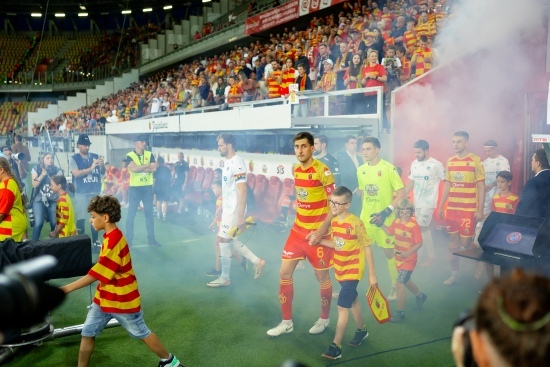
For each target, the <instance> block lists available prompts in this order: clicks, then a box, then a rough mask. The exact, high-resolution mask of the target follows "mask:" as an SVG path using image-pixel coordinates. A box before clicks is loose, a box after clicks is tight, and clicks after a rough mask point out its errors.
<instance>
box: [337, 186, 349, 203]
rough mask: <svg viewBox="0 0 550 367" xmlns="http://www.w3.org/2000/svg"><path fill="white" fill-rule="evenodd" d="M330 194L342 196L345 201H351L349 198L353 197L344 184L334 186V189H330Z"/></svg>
mask: <svg viewBox="0 0 550 367" xmlns="http://www.w3.org/2000/svg"><path fill="white" fill-rule="evenodd" d="M332 196H343V197H344V198H345V199H344V200H346V203H351V199H352V198H353V194H352V193H351V190H350V189H348V188H347V187H345V186H338V187H337V188H335V189H334V191H332Z"/></svg>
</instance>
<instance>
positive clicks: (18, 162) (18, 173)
mask: <svg viewBox="0 0 550 367" xmlns="http://www.w3.org/2000/svg"><path fill="white" fill-rule="evenodd" d="M2 153H4V155H5V156H6V159H7V160H8V162H9V164H10V166H11V171H12V172H13V175H14V177H15V179H16V180H17V181H18V184H19V186H21V187H22V188H23V190H22V192H21V193H25V181H24V180H25V178H27V170H26V169H25V165H24V163H23V160H24V157H25V154H24V153H18V154H13V153H12V150H11V148H10V147H9V146H7V145H6V146H3V147H2Z"/></svg>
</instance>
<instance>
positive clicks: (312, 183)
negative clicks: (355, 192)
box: [292, 159, 334, 236]
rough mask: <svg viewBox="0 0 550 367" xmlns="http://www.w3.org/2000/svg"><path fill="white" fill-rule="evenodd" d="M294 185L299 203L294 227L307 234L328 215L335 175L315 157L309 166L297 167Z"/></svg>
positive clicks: (317, 226) (318, 225)
mask: <svg viewBox="0 0 550 367" xmlns="http://www.w3.org/2000/svg"><path fill="white" fill-rule="evenodd" d="M294 185H295V186H296V199H297V205H296V220H295V222H294V226H293V228H292V229H293V230H294V231H296V232H297V233H299V234H300V235H302V236H306V235H307V234H308V233H310V232H312V231H315V230H316V229H318V228H319V227H320V226H321V224H322V223H323V221H324V220H325V219H326V217H327V214H328V211H329V208H328V197H329V196H330V194H331V193H332V190H334V176H333V175H332V172H330V170H329V169H328V167H327V166H325V165H324V163H322V162H321V161H318V160H317V159H314V160H313V163H312V164H311V166H309V167H307V168H302V166H301V165H298V166H297V167H296V169H295V170H294Z"/></svg>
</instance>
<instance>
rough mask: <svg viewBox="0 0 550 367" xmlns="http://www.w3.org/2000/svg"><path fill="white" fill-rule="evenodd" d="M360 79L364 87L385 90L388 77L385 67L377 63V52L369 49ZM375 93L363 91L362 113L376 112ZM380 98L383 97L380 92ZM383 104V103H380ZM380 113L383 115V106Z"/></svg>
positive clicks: (383, 91)
mask: <svg viewBox="0 0 550 367" xmlns="http://www.w3.org/2000/svg"><path fill="white" fill-rule="evenodd" d="M361 76H362V80H361V84H362V85H363V86H364V87H367V88H368V87H378V86H380V87H382V88H383V90H382V93H385V91H386V84H385V83H386V81H387V80H388V77H387V76H386V69H385V68H384V67H383V66H382V65H380V64H379V63H378V52H377V51H374V50H372V51H370V52H369V54H368V56H367V64H366V65H365V66H364V67H363V70H362V72H361ZM376 96H377V94H376V92H365V97H366V99H365V103H364V107H365V110H364V113H376V105H377V98H376ZM381 98H384V94H382V96H381ZM382 106H384V103H382ZM380 113H381V115H382V116H384V107H382V111H380Z"/></svg>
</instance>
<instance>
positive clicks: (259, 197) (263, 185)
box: [247, 175, 269, 219]
mask: <svg viewBox="0 0 550 367" xmlns="http://www.w3.org/2000/svg"><path fill="white" fill-rule="evenodd" d="M268 184H269V181H268V180H267V178H266V177H265V176H264V175H257V176H256V183H255V184H254V190H253V193H254V201H255V208H254V209H253V210H252V211H249V212H248V213H247V214H249V215H252V217H253V218H254V219H257V218H259V215H260V213H261V212H262V205H263V204H262V203H263V195H264V193H265V191H266V190H267V186H268Z"/></svg>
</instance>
